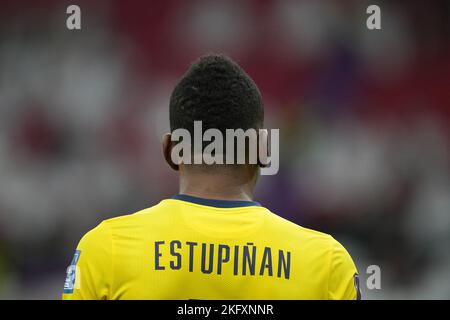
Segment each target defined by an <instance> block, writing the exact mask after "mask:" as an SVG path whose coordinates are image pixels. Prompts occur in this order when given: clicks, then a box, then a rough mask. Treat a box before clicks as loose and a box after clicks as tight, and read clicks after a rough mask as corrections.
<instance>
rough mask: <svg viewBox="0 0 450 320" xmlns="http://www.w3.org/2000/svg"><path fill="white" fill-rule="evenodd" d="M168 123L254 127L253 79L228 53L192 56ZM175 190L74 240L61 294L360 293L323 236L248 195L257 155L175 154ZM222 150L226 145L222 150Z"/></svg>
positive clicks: (167, 152) (339, 249)
mask: <svg viewBox="0 0 450 320" xmlns="http://www.w3.org/2000/svg"><path fill="white" fill-rule="evenodd" d="M169 108H170V130H171V133H172V134H173V132H174V131H175V130H177V129H185V130H188V131H189V132H191V133H192V131H193V128H194V125H193V124H194V122H195V121H201V123H202V126H203V127H202V128H203V130H207V129H212V128H214V129H217V130H219V131H220V132H223V133H224V132H225V131H226V130H227V129H243V130H248V129H255V130H258V129H261V128H262V126H263V120H264V110H263V103H262V98H261V94H260V92H259V90H258V88H257V86H256V84H255V83H254V82H253V80H252V79H251V78H250V77H249V76H248V75H247V74H246V73H245V72H244V71H243V70H242V69H241V68H240V67H239V66H238V65H237V64H236V63H235V62H234V61H232V60H231V59H230V58H228V57H226V56H224V55H215V54H211V55H206V56H203V57H201V58H200V59H198V60H197V61H196V62H194V63H193V64H192V65H191V67H190V68H189V70H188V71H187V72H186V74H185V75H184V76H183V77H182V78H181V79H180V81H179V82H178V84H177V85H176V86H175V88H174V90H173V92H172V95H171V98H170V106H169ZM176 145H177V142H176V141H174V139H172V137H171V134H166V135H165V136H164V137H163V155H164V157H165V159H166V161H167V163H168V165H169V166H170V167H171V168H172V169H174V170H176V171H178V173H179V191H178V194H175V195H174V196H172V197H171V198H169V199H164V200H162V201H161V202H160V203H159V204H157V205H155V206H153V207H150V208H147V209H144V210H142V211H139V212H137V213H134V214H130V215H125V216H120V217H116V218H112V219H108V220H105V221H103V222H101V223H100V224H99V225H98V226H97V227H96V228H94V229H92V230H91V231H89V232H88V233H87V234H86V235H85V236H84V237H83V238H82V239H81V241H80V243H79V244H78V247H77V248H76V251H75V255H74V257H73V260H72V263H71V264H70V266H69V268H68V269H67V278H66V281H65V284H64V290H63V299H68V300H70V299H98V300H100V299H104V300H116V299H214V300H216V299H217V300H222V299H267V300H272V299H333V300H344V299H347V300H355V299H360V291H359V283H358V272H357V269H356V267H355V264H354V263H353V260H352V258H351V257H350V255H349V253H348V252H347V250H346V249H345V248H344V247H343V246H342V245H341V244H340V243H339V242H338V241H336V240H335V239H334V238H333V237H332V236H330V235H328V234H324V233H321V232H317V231H313V230H310V229H307V228H303V227H301V226H298V225H296V224H295V223H293V222H290V221H288V220H285V219H283V218H281V217H280V216H278V215H276V214H275V213H272V212H271V211H270V210H268V209H267V208H265V207H263V206H262V205H261V204H260V203H258V202H256V201H254V200H253V193H254V189H255V185H256V182H257V179H258V175H259V174H260V170H261V167H262V166H264V165H263V164H261V163H260V162H258V163H247V162H244V163H241V164H228V163H227V164H218V163H215V164H206V163H203V164H191V163H188V162H181V163H177V162H175V161H174V159H173V157H172V151H173V149H174V148H175V147H176ZM227 152H230V151H229V150H226V151H225V153H227Z"/></svg>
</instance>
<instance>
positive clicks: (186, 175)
mask: <svg viewBox="0 0 450 320" xmlns="http://www.w3.org/2000/svg"><path fill="white" fill-rule="evenodd" d="M231 170H233V169H231ZM256 178H257V174H255V172H252V171H250V170H242V172H241V171H239V172H236V171H234V172H233V171H228V172H222V171H215V172H213V171H208V170H186V169H185V168H180V188H179V192H180V193H181V194H186V195H190V196H194V197H199V198H206V199H217V200H244V201H251V200H253V191H254V187H255V184H256Z"/></svg>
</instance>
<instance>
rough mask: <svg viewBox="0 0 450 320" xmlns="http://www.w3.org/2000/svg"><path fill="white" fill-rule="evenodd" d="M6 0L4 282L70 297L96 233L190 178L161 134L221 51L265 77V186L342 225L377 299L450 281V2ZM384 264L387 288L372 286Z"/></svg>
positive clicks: (437, 292)
mask: <svg viewBox="0 0 450 320" xmlns="http://www.w3.org/2000/svg"><path fill="white" fill-rule="evenodd" d="M69 4H73V3H66V2H65V1H56V0H38V1H25V0H19V1H9V0H7V1H2V11H1V12H0V298H25V299H28V298H40V299H57V298H59V296H60V294H61V291H62V287H63V282H64V278H65V269H66V267H67V266H68V264H69V263H70V260H71V256H72V254H73V251H74V249H75V247H76V245H77V242H78V240H79V239H80V238H81V236H82V235H83V234H84V233H85V232H86V231H88V230H89V229H91V228H93V227H95V226H96V225H97V224H98V223H99V222H100V221H101V220H103V219H106V218H110V217H114V216H118V215H123V214H127V213H132V212H134V211H137V210H139V209H142V208H145V207H149V206H151V205H154V204H156V203H157V202H159V201H160V200H161V199H163V198H166V197H169V196H171V195H172V194H175V193H176V192H177V176H176V173H175V172H172V171H171V170H170V169H169V168H168V167H167V166H166V165H165V163H164V160H163V158H162V156H161V146H160V137H161V136H162V134H163V133H164V132H166V131H168V129H169V119H168V102H169V96H170V93H171V90H172V88H173V86H174V84H175V83H176V81H177V79H178V78H179V77H180V76H181V75H182V74H183V72H184V71H185V70H186V69H187V67H188V66H189V63H190V62H191V61H193V60H195V59H196V58H197V57H198V56H200V55H202V54H205V53H208V52H223V53H226V54H228V55H230V56H231V57H232V58H233V59H235V60H236V61H237V62H238V63H239V64H240V65H241V66H242V67H243V68H244V69H245V70H246V71H247V72H248V73H249V75H250V76H251V77H253V78H254V80H255V82H256V83H257V84H258V86H259V88H260V90H261V92H262V94H263V99H264V102H265V108H266V123H265V126H266V127H267V128H279V129H280V150H281V154H280V171H279V173H278V174H277V175H275V176H264V177H261V179H260V185H259V186H258V189H257V195H256V200H257V201H260V202H261V203H262V204H263V205H265V206H266V207H268V208H269V209H271V210H272V211H274V212H276V213H277V214H279V215H281V216H283V217H285V218H288V219H290V220H292V221H295V222H297V223H299V224H301V225H303V226H305V227H310V228H315V229H318V230H320V231H324V232H328V233H332V234H333V235H334V237H335V238H336V239H337V240H339V241H340V242H341V243H343V244H344V245H345V246H346V247H347V248H348V250H349V252H350V253H351V255H352V256H353V258H354V260H355V262H356V264H357V266H358V269H359V271H360V273H361V279H362V282H361V283H362V290H363V298H366V299H390V298H406V299H410V298H411V299H418V298H447V299H448V298H450V151H449V145H450V144H449V141H450V130H449V124H450V90H449V89H450V80H449V79H450V55H449V45H450V41H449V40H450V37H449V36H450V19H449V17H450V5H449V3H448V2H446V1H434V2H430V3H427V2H425V1H396V2H392V1H385V2H383V1H378V4H379V6H380V7H381V18H382V20H381V21H382V29H381V30H368V29H367V28H366V19H367V17H368V15H367V14H366V8H367V6H368V5H369V4H372V3H369V2H367V1H357V0H352V1H338V0H334V1H291V0H287V1H274V0H270V1H259V0H252V1H237V0H233V1H206V0H204V1H203V0H200V1H174V0H170V1H137V0H134V1H98V2H96V3H92V2H89V1H78V2H77V4H78V5H79V6H80V8H81V22H82V28H81V30H73V31H71V30H68V29H67V28H66V18H67V17H68V15H67V14H66V7H67V6H68V5H69ZM369 265H378V266H379V267H380V269H381V286H382V287H381V289H380V290H369V289H368V288H366V286H365V280H366V279H367V277H368V276H369V275H368V274H367V273H366V269H367V267H368V266H369Z"/></svg>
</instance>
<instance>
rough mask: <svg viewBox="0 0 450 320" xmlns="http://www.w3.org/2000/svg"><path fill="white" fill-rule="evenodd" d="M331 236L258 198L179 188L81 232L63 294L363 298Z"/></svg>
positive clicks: (83, 296) (353, 269) (347, 260)
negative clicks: (284, 215)
mask: <svg viewBox="0 0 450 320" xmlns="http://www.w3.org/2000/svg"><path fill="white" fill-rule="evenodd" d="M357 298H359V285H358V276H357V270H356V267H355V264H354V263H353V261H352V258H351V257H350V255H349V254H348V252H347V251H346V250H345V248H344V247H343V246H342V245H341V244H340V243H339V242H337V241H336V240H335V239H333V238H332V237H331V236H330V235H327V234H324V233H320V232H317V231H313V230H310V229H306V228H303V227H301V226H298V225H296V224H294V223H292V222H290V221H288V220H285V219H283V218H281V217H280V216H278V215H276V214H274V213H272V212H270V211H269V210H268V209H266V208H264V207H262V206H261V205H260V204H259V203H257V202H254V201H230V200H212V199H203V198H197V197H192V196H188V195H176V196H174V197H172V198H171V199H165V200H163V201H161V202H160V203H159V204H157V205H155V206H153V207H151V208H148V209H145V210H142V211H139V212H137V213H134V214H131V215H126V216H121V217H116V218H112V219H108V220H105V221H103V222H102V223H100V224H99V225H98V226H97V227H96V228H94V229H92V230H91V231H89V232H88V233H87V234H86V235H85V236H84V237H83V238H82V239H81V241H80V243H79V245H78V247H77V249H76V252H75V256H74V258H73V260H72V263H71V265H70V266H69V268H68V270H67V278H66V281H65V284H64V293H63V299H214V300H215V299H268V300H272V299H357Z"/></svg>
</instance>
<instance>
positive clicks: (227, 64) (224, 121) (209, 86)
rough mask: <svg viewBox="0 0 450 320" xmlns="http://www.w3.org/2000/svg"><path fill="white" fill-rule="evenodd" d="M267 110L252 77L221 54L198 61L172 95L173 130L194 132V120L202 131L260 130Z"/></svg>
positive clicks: (171, 114) (204, 57)
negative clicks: (200, 124) (198, 123)
mask: <svg viewBox="0 0 450 320" xmlns="http://www.w3.org/2000/svg"><path fill="white" fill-rule="evenodd" d="M263 120H264V110H263V104H262V98H261V94H260V92H259V90H258V87H257V86H256V84H255V83H254V82H253V80H252V79H251V78H250V77H249V76H248V75H247V74H246V73H245V71H244V70H242V69H241V68H240V67H239V66H238V65H237V64H236V63H235V62H234V61H233V60H231V59H230V58H228V57H226V56H224V55H218V54H211V55H206V56H203V57H201V58H199V59H198V60H197V61H195V62H194V63H193V64H192V65H191V67H190V68H189V70H188V71H187V72H186V74H185V75H184V76H183V77H182V78H181V80H180V81H179V82H178V84H177V85H176V86H175V89H174V90H173V92H172V95H171V98H170V129H171V131H174V130H175V129H179V128H184V129H187V130H188V131H189V132H190V133H191V134H193V130H194V121H201V122H202V129H203V131H205V130H207V129H210V128H215V129H218V130H220V131H221V132H222V134H224V135H225V130H226V129H239V128H240V129H243V130H247V129H250V128H253V129H259V128H261V127H262V125H263Z"/></svg>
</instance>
